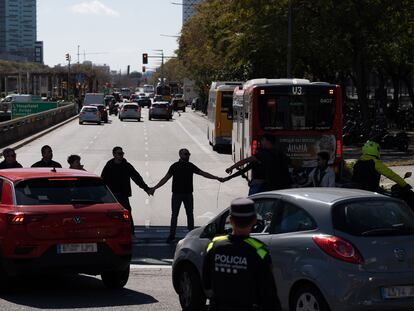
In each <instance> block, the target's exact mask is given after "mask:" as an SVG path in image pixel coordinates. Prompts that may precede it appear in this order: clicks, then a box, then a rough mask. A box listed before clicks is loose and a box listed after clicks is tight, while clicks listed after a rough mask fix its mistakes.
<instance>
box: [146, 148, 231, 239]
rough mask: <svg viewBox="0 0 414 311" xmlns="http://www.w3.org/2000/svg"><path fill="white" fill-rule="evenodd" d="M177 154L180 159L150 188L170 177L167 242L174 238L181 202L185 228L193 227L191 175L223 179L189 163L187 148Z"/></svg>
mask: <svg viewBox="0 0 414 311" xmlns="http://www.w3.org/2000/svg"><path fill="white" fill-rule="evenodd" d="M178 155H179V156H180V159H179V160H178V161H177V162H175V163H173V164H172V165H171V166H170V168H169V170H168V172H167V174H166V175H165V176H164V177H163V178H162V179H161V180H160V181H159V182H158V184H157V185H155V186H154V187H153V188H152V190H153V191H155V190H156V189H158V188H160V187H162V186H163V185H164V184H165V183H166V182H167V181H168V180H169V179H170V178H171V177H172V197H171V226H170V235H169V236H168V238H167V241H166V242H167V243H172V242H173V241H174V240H175V233H176V230H177V219H178V214H179V212H180V207H181V203H184V208H185V212H186V214H187V228H188V230H189V231H191V230H193V229H194V214H193V209H194V200H193V175H194V174H197V175H200V176H203V177H205V178H208V179H217V180H218V181H220V182H223V181H224V178H220V177H217V176H214V175H211V174H209V173H207V172H204V171H202V170H201V169H199V168H198V167H197V166H195V165H194V164H193V163H191V162H190V155H191V154H190V152H189V151H188V149H185V148H183V149H180V151H179V152H178Z"/></svg>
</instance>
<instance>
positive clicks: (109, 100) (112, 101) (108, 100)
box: [105, 95, 116, 106]
mask: <svg viewBox="0 0 414 311" xmlns="http://www.w3.org/2000/svg"><path fill="white" fill-rule="evenodd" d="M115 103H116V100H115V97H114V96H113V95H106V96H105V105H106V106H110V105H111V104H115Z"/></svg>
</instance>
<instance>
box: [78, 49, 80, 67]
mask: <svg viewBox="0 0 414 311" xmlns="http://www.w3.org/2000/svg"><path fill="white" fill-rule="evenodd" d="M79 47H80V45H78V65H79Z"/></svg>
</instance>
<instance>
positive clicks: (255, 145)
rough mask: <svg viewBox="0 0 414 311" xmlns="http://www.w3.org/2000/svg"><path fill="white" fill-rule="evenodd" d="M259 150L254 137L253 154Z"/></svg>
mask: <svg viewBox="0 0 414 311" xmlns="http://www.w3.org/2000/svg"><path fill="white" fill-rule="evenodd" d="M256 151H257V140H256V139H254V140H253V142H252V155H255V154H256Z"/></svg>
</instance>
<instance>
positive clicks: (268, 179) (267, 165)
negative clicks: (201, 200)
mask: <svg viewBox="0 0 414 311" xmlns="http://www.w3.org/2000/svg"><path fill="white" fill-rule="evenodd" d="M260 142H261V147H260V148H259V149H258V150H257V152H256V154H254V155H252V156H251V157H248V158H246V159H242V160H240V161H238V162H237V163H235V164H233V165H232V166H230V167H229V168H227V169H226V172H227V173H229V174H231V172H232V171H233V169H235V168H239V167H241V166H243V165H245V164H247V165H246V166H245V167H244V168H242V169H240V170H239V171H238V172H236V173H234V174H233V175H230V176H228V177H226V178H225V181H227V180H230V179H232V178H234V177H237V176H240V175H243V174H244V173H246V172H248V171H249V170H252V179H251V180H250V182H249V195H252V194H255V193H258V192H263V191H271V190H280V189H286V188H290V187H291V184H292V181H291V177H290V173H289V158H288V157H287V156H286V155H285V154H284V153H283V152H282V151H281V150H277V148H276V146H275V139H274V136H272V135H269V134H265V135H263V136H262V137H261V138H260Z"/></svg>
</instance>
